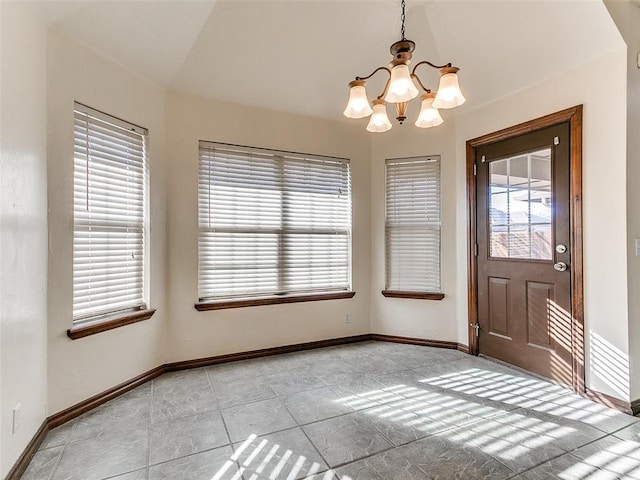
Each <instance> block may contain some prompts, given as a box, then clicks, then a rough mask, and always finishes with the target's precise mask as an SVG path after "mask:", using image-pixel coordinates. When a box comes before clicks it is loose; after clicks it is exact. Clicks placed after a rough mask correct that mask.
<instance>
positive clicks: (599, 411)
mask: <svg viewBox="0 0 640 480" xmlns="http://www.w3.org/2000/svg"><path fill="white" fill-rule="evenodd" d="M638 420H640V419H637V418H634V417H631V416H628V415H624V414H621V413H619V412H616V411H614V410H611V409H608V408H606V407H603V406H601V405H599V404H596V403H593V402H591V401H589V400H586V399H584V398H581V397H579V396H577V395H574V394H573V393H571V392H570V391H568V390H566V389H564V388H562V387H559V386H557V385H555V384H552V383H549V382H545V381H542V380H540V379H538V378H535V377H532V376H529V375H526V374H523V373H521V372H519V371H516V370H513V369H510V368H507V367H504V366H502V365H498V364H496V363H494V362H490V361H487V360H484V359H481V358H476V357H470V356H468V355H465V354H462V353H460V352H457V351H453V350H443V349H434V348H429V347H421V346H413V345H402V344H394V343H387V342H365V343H359V344H352V345H346V346H340V347H332V348H324V349H318V350H312V351H307V352H301V353H296V354H287V355H279V356H273V357H267V358H263V359H258V360H248V361H242V362H234V363H229V364H224V365H218V366H213V367H207V368H200V369H194V370H187V371H183V372H176V373H171V374H166V375H163V376H162V377H159V378H157V379H155V380H153V381H152V382H150V383H148V384H145V385H142V386H140V387H138V388H137V389H135V390H132V391H131V392H129V393H127V394H125V395H123V396H121V397H119V398H117V399H115V400H112V401H111V402H109V403H107V404H105V405H103V406H101V407H99V408H97V409H95V410H93V411H91V412H89V413H87V414H85V415H83V416H81V417H79V418H77V419H75V420H73V421H71V422H69V423H67V424H65V425H63V426H61V427H58V428H56V429H54V430H53V431H51V432H50V433H49V435H48V436H47V438H46V439H45V441H44V443H43V444H42V446H41V448H40V450H39V451H38V453H37V454H36V456H35V457H34V459H33V461H32V462H31V465H30V466H29V469H28V470H27V472H26V473H25V475H24V476H23V480H32V479H52V480H63V479H64V480H80V479H82V480H90V479H94V480H102V479H114V480H116V479H117V480H161V479H175V480H182V479H184V480H240V479H244V480H260V479H265V480H266V479H270V480H277V479H282V480H296V479H304V478H309V479H311V478H313V479H317V480H332V479H341V480H413V479H464V480H474V479H490V480H501V479H523V480H524V479H526V480H535V479H551V478H561V479H565V480H566V479H590V480H601V479H607V480H609V479H639V480H640V423H638Z"/></svg>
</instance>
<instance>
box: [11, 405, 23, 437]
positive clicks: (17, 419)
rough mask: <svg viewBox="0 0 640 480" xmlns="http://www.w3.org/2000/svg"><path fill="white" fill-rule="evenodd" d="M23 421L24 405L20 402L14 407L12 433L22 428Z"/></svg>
mask: <svg viewBox="0 0 640 480" xmlns="http://www.w3.org/2000/svg"><path fill="white" fill-rule="evenodd" d="M21 423H22V405H21V404H18V405H16V406H15V407H13V428H12V430H11V433H12V434H16V433H17V432H18V430H20V424H21Z"/></svg>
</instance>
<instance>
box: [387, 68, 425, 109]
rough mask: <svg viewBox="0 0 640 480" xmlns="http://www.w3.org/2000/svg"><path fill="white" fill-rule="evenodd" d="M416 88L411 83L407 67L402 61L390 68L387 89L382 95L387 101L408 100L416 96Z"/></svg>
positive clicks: (398, 101)
mask: <svg viewBox="0 0 640 480" xmlns="http://www.w3.org/2000/svg"><path fill="white" fill-rule="evenodd" d="M418 93H419V92H418V89H417V88H416V86H415V85H414V84H413V80H412V79H411V74H410V73H409V67H408V66H407V65H405V64H403V63H401V64H400V65H396V66H395V67H393V68H392V69H391V78H390V79H389V90H388V91H387V94H386V95H385V96H384V100H385V101H386V102H387V103H400V102H408V101H409V100H411V99H412V98H415V97H417V96H418Z"/></svg>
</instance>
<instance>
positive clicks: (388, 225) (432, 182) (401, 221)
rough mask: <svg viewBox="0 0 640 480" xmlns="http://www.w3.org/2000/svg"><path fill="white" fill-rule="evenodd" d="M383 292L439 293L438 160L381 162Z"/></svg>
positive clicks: (420, 159) (417, 159) (438, 158)
mask: <svg viewBox="0 0 640 480" xmlns="http://www.w3.org/2000/svg"><path fill="white" fill-rule="evenodd" d="M385 187H386V209H385V210H386V215H385V251H386V262H385V263H386V287H385V289H386V290H395V291H405V292H422V293H440V292H441V291H442V290H441V285H440V226H441V224H440V157H439V156H430V157H416V158H402V159H389V160H387V161H386V185H385Z"/></svg>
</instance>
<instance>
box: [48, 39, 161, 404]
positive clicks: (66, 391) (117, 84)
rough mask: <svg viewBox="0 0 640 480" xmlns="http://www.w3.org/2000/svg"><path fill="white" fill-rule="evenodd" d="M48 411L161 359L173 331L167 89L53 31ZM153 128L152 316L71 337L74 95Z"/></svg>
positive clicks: (50, 42)
mask: <svg viewBox="0 0 640 480" xmlns="http://www.w3.org/2000/svg"><path fill="white" fill-rule="evenodd" d="M48 75H49V79H48V142H49V144H48V156H49V159H48V162H49V178H48V182H49V227H50V228H49V332H48V335H49V361H48V378H49V409H48V412H49V414H52V413H56V412H58V411H60V410H62V409H64V408H67V407H69V406H71V405H73V404H75V403H77V402H80V401H82V400H84V399H86V398H88V397H90V396H92V395H95V394H96V393H99V392H102V391H104V390H106V389H107V388H110V387H112V386H115V385H117V384H119V383H121V382H123V381H125V380H128V379H130V378H132V377H135V376H137V375H139V374H141V373H143V372H145V371H147V370H150V369H152V368H154V367H156V366H158V365H160V364H161V363H162V359H163V356H162V354H161V352H162V350H161V346H162V343H163V335H164V334H165V331H166V325H165V322H166V303H165V300H166V290H165V274H166V272H165V266H166V263H165V258H166V248H165V239H166V225H165V219H166V218H165V217H166V205H165V204H166V194H165V190H166V185H165V184H166V177H165V157H164V139H165V135H164V134H165V132H164V127H165V125H164V118H165V117H164V91H163V89H162V88H160V87H158V86H156V85H154V84H151V83H149V82H148V81H146V80H144V79H142V78H141V77H139V76H138V75H136V74H135V73H132V72H130V71H128V70H126V69H124V68H122V67H121V66H119V65H117V64H115V63H113V62H111V61H109V60H107V59H105V58H104V57H102V56H100V55H98V54H96V53H95V52H93V51H91V50H88V49H87V48H85V47H83V46H81V45H79V44H77V43H74V42H73V41H70V40H68V39H67V38H65V37H64V36H62V35H60V34H58V33H55V32H50V34H49V37H48ZM74 100H76V101H79V102H82V103H84V104H86V105H89V106H91V107H93V108H96V109H98V110H102V111H104V112H106V113H109V114H111V115H114V116H116V117H119V118H122V119H124V120H127V121H130V122H132V123H135V124H138V125H141V126H143V127H146V128H148V129H149V176H150V194H149V197H150V207H151V208H150V210H151V215H150V224H151V228H150V251H149V252H148V254H149V256H148V257H147V258H148V261H149V264H150V278H149V280H150V282H151V285H150V290H151V293H150V296H151V298H150V307H152V308H156V309H157V312H156V314H155V315H154V316H153V317H152V318H151V319H150V320H146V321H143V322H139V323H136V324H132V325H128V326H126V327H122V328H118V329H115V330H109V331H107V332H104V333H100V334H97V335H93V336H89V337H85V338H81V339H78V340H70V339H69V338H68V337H67V335H66V331H67V329H68V328H69V327H70V326H71V321H72V301H73V286H72V278H73V276H72V259H73V250H72V248H73V102H74Z"/></svg>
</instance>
